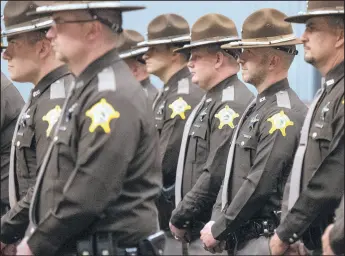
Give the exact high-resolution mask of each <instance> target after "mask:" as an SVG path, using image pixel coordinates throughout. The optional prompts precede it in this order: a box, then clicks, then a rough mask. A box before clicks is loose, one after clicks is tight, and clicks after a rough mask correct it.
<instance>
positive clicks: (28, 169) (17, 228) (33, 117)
mask: <svg viewBox="0 0 345 256" xmlns="http://www.w3.org/2000/svg"><path fill="white" fill-rule="evenodd" d="M72 80H73V76H72V75H71V73H70V72H69V71H68V69H67V66H65V65H64V66H61V67H59V68H57V69H55V70H53V71H51V72H50V73H49V74H47V75H46V76H45V77H43V78H42V79H41V80H40V82H39V83H38V84H37V85H36V86H35V87H34V89H32V90H31V94H30V98H29V102H28V104H27V105H26V106H25V108H26V111H24V112H23V113H22V115H21V116H20V117H19V119H20V121H19V124H18V131H17V133H16V134H15V135H14V136H15V137H14V145H15V148H14V150H15V157H14V175H15V177H14V178H15V189H14V191H15V192H16V194H17V196H16V199H17V200H19V201H18V203H17V204H16V205H14V206H13V207H12V208H11V210H10V211H9V212H8V213H7V214H6V215H5V216H3V217H2V219H1V236H0V240H1V241H3V242H5V243H13V242H14V241H16V240H18V239H19V238H21V237H23V235H24V233H25V230H26V228H27V225H28V223H29V216H28V210H29V206H30V200H31V197H32V192H33V187H34V185H35V182H36V177H37V173H38V169H39V167H40V165H41V164H42V160H43V157H44V155H45V153H46V151H47V149H48V145H49V142H50V139H49V135H50V133H51V129H52V126H53V125H54V123H55V122H56V121H57V119H58V118H59V116H60V113H61V108H62V105H63V102H64V100H65V98H66V96H67V93H68V89H69V85H70V84H71V81H72ZM7 193H8V192H7Z"/></svg>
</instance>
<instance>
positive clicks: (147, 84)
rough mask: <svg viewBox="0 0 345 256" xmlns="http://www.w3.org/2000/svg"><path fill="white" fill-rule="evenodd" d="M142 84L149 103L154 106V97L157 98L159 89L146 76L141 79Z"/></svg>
mask: <svg viewBox="0 0 345 256" xmlns="http://www.w3.org/2000/svg"><path fill="white" fill-rule="evenodd" d="M140 84H141V85H142V87H143V89H144V91H145V93H146V95H147V98H148V101H149V105H150V106H152V104H153V101H154V99H155V98H156V96H157V94H158V89H157V88H156V87H155V86H154V85H153V84H152V83H151V81H150V78H146V79H144V80H142V81H140Z"/></svg>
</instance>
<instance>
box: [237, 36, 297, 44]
mask: <svg viewBox="0 0 345 256" xmlns="http://www.w3.org/2000/svg"><path fill="white" fill-rule="evenodd" d="M294 39H296V37H295V35H293V34H291V35H284V36H273V37H263V38H255V39H242V41H237V42H231V43H230V46H242V45H243V46H244V45H270V44H278V43H283V42H287V41H292V40H294Z"/></svg>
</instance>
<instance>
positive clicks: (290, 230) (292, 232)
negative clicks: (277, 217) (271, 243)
mask: <svg viewBox="0 0 345 256" xmlns="http://www.w3.org/2000/svg"><path fill="white" fill-rule="evenodd" d="M297 230H298V228H297V227H295V228H294V227H293V225H292V224H290V223H289V222H288V220H287V218H285V220H284V221H283V222H282V223H281V224H280V225H279V226H278V228H277V229H276V234H277V235H278V237H279V239H280V240H282V241H283V242H284V243H287V244H293V243H295V242H296V241H298V240H299V239H300V236H301V235H302V234H300V235H298V233H297Z"/></svg>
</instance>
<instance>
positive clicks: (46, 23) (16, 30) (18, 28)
mask: <svg viewBox="0 0 345 256" xmlns="http://www.w3.org/2000/svg"><path fill="white" fill-rule="evenodd" d="M52 25H53V20H52V19H50V18H41V19H35V20H32V21H29V22H25V23H20V24H16V25H13V26H8V27H6V28H5V29H4V30H2V31H1V37H9V36H14V35H18V34H23V33H27V32H32V31H38V30H42V29H46V28H50V27H51V26H52Z"/></svg>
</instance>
